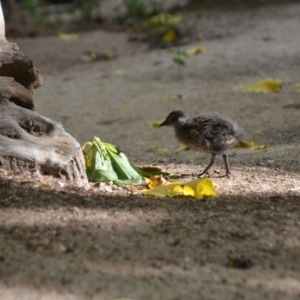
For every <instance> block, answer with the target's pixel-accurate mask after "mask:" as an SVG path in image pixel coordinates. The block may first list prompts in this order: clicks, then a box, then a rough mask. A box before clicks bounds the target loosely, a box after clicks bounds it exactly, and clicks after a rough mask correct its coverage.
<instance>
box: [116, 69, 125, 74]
mask: <svg viewBox="0 0 300 300" xmlns="http://www.w3.org/2000/svg"><path fill="white" fill-rule="evenodd" d="M116 74H117V75H120V76H124V75H126V74H127V71H126V70H124V69H119V70H117V71H116Z"/></svg>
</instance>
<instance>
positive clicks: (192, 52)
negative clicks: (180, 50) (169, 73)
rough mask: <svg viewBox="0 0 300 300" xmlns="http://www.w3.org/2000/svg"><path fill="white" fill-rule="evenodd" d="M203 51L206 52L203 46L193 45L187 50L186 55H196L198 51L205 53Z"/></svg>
mask: <svg viewBox="0 0 300 300" xmlns="http://www.w3.org/2000/svg"><path fill="white" fill-rule="evenodd" d="M205 52H206V49H205V48H204V47H202V46H198V47H194V48H191V49H189V50H187V51H186V54H187V55H188V56H194V55H198V54H200V53H205Z"/></svg>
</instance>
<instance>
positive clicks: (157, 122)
mask: <svg viewBox="0 0 300 300" xmlns="http://www.w3.org/2000/svg"><path fill="white" fill-rule="evenodd" d="M163 121H164V120H159V121H147V124H148V125H149V126H150V127H158V126H159V125H160V124H161V123H162V122H163Z"/></svg>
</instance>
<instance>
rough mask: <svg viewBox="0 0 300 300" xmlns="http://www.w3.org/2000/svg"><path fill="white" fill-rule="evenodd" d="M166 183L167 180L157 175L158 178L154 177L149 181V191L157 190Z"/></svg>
mask: <svg viewBox="0 0 300 300" xmlns="http://www.w3.org/2000/svg"><path fill="white" fill-rule="evenodd" d="M165 183H167V181H166V179H165V178H164V177H163V176H161V175H157V176H152V177H150V178H149V179H148V180H147V186H148V188H149V189H153V188H156V187H158V186H162V185H164V184H165Z"/></svg>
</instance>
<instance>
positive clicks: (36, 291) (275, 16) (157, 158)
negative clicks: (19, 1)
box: [0, 4, 300, 300]
mask: <svg viewBox="0 0 300 300" xmlns="http://www.w3.org/2000/svg"><path fill="white" fill-rule="evenodd" d="M299 15H300V4H276V5H275V4H273V5H272V4H269V5H265V6H262V7H259V8H251V9H242V8H239V9H220V10H212V9H205V10H203V11H202V18H201V19H200V22H199V34H201V35H202V36H203V37H204V39H203V40H202V41H201V42H200V43H195V44H191V45H187V46H185V47H183V49H188V48H190V47H192V46H196V45H199V44H201V45H202V46H204V47H205V48H206V49H207V52H206V53H205V54H202V55H198V56H195V57H192V58H189V59H188V60H187V66H186V68H185V69H184V70H182V75H181V78H179V77H178V74H177V70H176V68H174V66H172V57H171V55H170V54H169V53H167V51H166V50H152V51H149V50H148V49H147V46H146V45H145V44H140V43H130V42H128V36H127V35H126V34H125V33H111V32H105V31H101V30H97V31H93V32H87V33H81V34H80V39H79V40H78V41H73V42H65V41H61V40H60V39H58V38H57V37H55V36H51V37H37V38H22V39H15V40H14V42H17V43H18V45H19V46H20V48H21V49H22V50H23V51H24V52H25V53H26V54H27V55H28V56H29V57H31V58H32V60H33V61H34V64H35V66H36V67H37V68H38V69H39V70H40V71H41V73H42V75H43V77H44V85H43V87H41V88H40V89H38V90H37V91H36V93H35V101H36V110H37V111H38V112H40V113H41V114H43V115H45V116H47V117H50V118H52V119H54V120H57V121H59V122H61V123H62V124H63V126H64V127H65V129H66V130H67V131H68V132H70V133H71V134H72V135H73V136H74V137H75V138H76V139H78V141H79V142H80V143H82V142H84V141H87V140H90V139H91V138H92V137H93V136H94V135H96V136H98V137H100V138H101V139H102V140H103V141H107V142H111V143H113V144H116V145H118V146H120V147H121V148H122V150H123V151H124V152H125V153H126V155H127V156H128V157H129V158H130V159H131V160H132V161H134V162H135V163H136V164H137V165H140V166H144V165H148V166H149V165H150V166H159V167H161V168H162V169H163V170H166V171H169V172H171V173H174V174H177V175H180V174H183V173H188V174H190V175H189V177H188V178H183V180H188V179H192V178H195V176H196V174H197V173H199V172H200V171H201V170H202V169H203V168H204V167H205V165H206V164H207V163H208V161H209V159H210V157H208V156H207V155H206V154H202V153H197V152H192V151H181V152H175V151H173V150H175V149H177V148H178V147H179V144H178V142H177V141H176V139H175V136H174V133H173V130H172V129H171V128H153V127H150V126H149V125H148V123H147V122H152V121H155V120H163V119H164V118H165V117H166V115H167V114H168V113H169V112H170V111H171V110H172V109H173V108H176V107H179V108H183V109H185V110H187V111H188V112H189V113H190V114H191V115H193V116H195V115H197V114H199V113H203V112H211V111H218V112H220V113H222V114H225V115H228V116H230V117H231V118H233V119H235V120H236V121H237V122H238V123H239V124H240V125H242V126H243V127H244V128H245V129H246V130H247V131H248V132H249V133H250V134H251V133H253V132H255V131H260V132H261V134H259V135H253V137H252V138H253V140H254V141H255V142H256V143H257V144H266V145H268V146H269V148H268V149H267V150H264V151H263V150H256V151H253V150H250V149H231V150H230V151H228V154H229V159H230V163H231V167H232V171H233V173H234V176H233V177H232V178H231V179H226V178H218V176H219V175H220V174H221V175H222V173H223V172H225V171H224V167H223V164H222V161H221V160H220V161H219V162H218V163H217V165H216V166H215V167H214V168H213V171H212V173H211V178H212V180H213V181H214V182H216V184H217V186H218V187H217V192H218V196H217V197H215V198H210V199H206V200H203V201H195V200H193V199H188V198H155V197H146V196H140V195H136V194H133V193H132V192H130V191H129V190H126V189H125V190H124V189H119V188H111V187H110V186H107V187H106V189H103V188H97V187H93V188H92V189H91V190H89V191H85V190H79V189H75V188H71V187H67V186H64V185H63V183H61V182H59V181H58V182H57V181H55V182H52V181H51V180H50V179H49V178H46V179H41V178H38V177H34V176H33V177H32V178H29V179H26V180H25V179H24V178H23V176H22V175H20V176H5V174H4V173H3V172H2V176H1V177H0V193H1V194H0V208H1V209H0V299H5V300H11V299H22V300H23V299H30V300H34V299H39V300H44V299H58V300H59V299H70V300H71V299H72V300H73V299H105V300H106V299H111V300H112V299H120V298H122V299H140V300H144V299H145V300H146V299H162V300H177V299H178V300H179V299H195V300H199V299H205V300H206V299H224V300H225V299H226V300H230V299H258V300H262V299H272V300H275V299H280V300H281V299H300V230H299V227H300V202H299V201H300V165H299V159H300V152H299V129H300V110H299V103H300V98H299V97H300V94H299V93H297V92H296V89H295V87H294V85H295V84H296V83H299V82H300V78H299V65H300V54H299V45H300V35H299V28H300V18H299ZM84 51H96V52H99V53H111V52H113V53H115V54H117V55H118V58H117V59H115V60H111V61H99V62H93V63H84V62H82V61H81V60H80V56H81V54H82V53H83V52H84ZM119 70H126V72H125V71H122V72H120V71H119ZM267 77H274V78H279V79H281V80H282V81H283V82H284V86H283V87H282V89H281V90H280V91H278V92H277V93H273V94H249V93H247V94H246V93H240V92H237V91H235V90H234V87H237V86H240V85H243V84H247V83H251V82H253V81H256V80H260V79H264V78H267ZM174 95H179V96H177V97H175V96H174ZM297 108H298V109H297ZM141 141H143V142H145V143H139V142H141ZM162 148H168V149H169V151H167V152H164V151H163V149H162Z"/></svg>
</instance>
